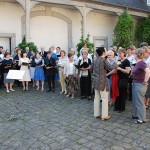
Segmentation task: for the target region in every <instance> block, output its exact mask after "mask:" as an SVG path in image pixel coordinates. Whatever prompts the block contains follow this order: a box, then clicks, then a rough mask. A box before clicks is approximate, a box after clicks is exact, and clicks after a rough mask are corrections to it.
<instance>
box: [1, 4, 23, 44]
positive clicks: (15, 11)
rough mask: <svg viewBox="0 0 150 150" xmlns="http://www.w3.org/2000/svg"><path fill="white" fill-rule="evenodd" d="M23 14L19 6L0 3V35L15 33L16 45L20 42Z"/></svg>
mask: <svg viewBox="0 0 150 150" xmlns="http://www.w3.org/2000/svg"><path fill="white" fill-rule="evenodd" d="M23 14H24V12H23V9H22V7H21V6H20V5H19V4H14V3H4V2H0V33H15V34H16V44H18V43H19V42H20V41H21V38H22V35H21V16H22V15H23Z"/></svg>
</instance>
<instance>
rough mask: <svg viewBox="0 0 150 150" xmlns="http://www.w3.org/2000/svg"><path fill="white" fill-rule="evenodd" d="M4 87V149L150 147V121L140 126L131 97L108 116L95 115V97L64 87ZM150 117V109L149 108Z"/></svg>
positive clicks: (0, 119) (0, 97)
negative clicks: (70, 94)
mask: <svg viewBox="0 0 150 150" xmlns="http://www.w3.org/2000/svg"><path fill="white" fill-rule="evenodd" d="M15 90H16V91H15V92H11V93H9V94H7V93H6V91H4V90H0V150H150V123H149V122H148V123H146V124H142V125H136V124H134V121H133V120H130V119H129V117H130V116H131V115H132V105H131V102H128V103H127V109H126V112H124V113H122V114H120V113H117V112H114V111H113V108H110V110H109V114H110V115H111V117H112V118H111V119H110V120H109V121H101V120H99V119H94V117H93V101H89V100H81V99H79V97H78V98H75V99H70V98H66V97H65V96H63V95H60V94H59V92H60V90H58V89H56V92H55V93H54V94H53V93H47V92H45V91H44V92H41V91H35V89H33V88H31V87H30V91H28V92H27V91H26V92H23V91H21V88H20V89H18V88H15ZM147 114H148V115H147V117H148V118H150V110H148V111H147Z"/></svg>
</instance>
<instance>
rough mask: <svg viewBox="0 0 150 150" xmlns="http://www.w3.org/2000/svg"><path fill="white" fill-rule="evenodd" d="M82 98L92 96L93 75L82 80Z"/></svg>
mask: <svg viewBox="0 0 150 150" xmlns="http://www.w3.org/2000/svg"><path fill="white" fill-rule="evenodd" d="M80 90H81V96H91V95H92V93H91V75H88V76H87V77H81V78H80Z"/></svg>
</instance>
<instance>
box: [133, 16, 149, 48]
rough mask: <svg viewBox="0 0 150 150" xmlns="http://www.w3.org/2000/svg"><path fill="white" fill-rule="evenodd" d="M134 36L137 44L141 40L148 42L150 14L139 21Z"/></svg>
mask: <svg viewBox="0 0 150 150" xmlns="http://www.w3.org/2000/svg"><path fill="white" fill-rule="evenodd" d="M135 38H136V41H137V44H138V45H139V44H140V43H141V42H147V43H148V44H150V16H149V17H148V18H146V19H143V20H141V21H140V22H139V24H138V25H137V27H136V33H135Z"/></svg>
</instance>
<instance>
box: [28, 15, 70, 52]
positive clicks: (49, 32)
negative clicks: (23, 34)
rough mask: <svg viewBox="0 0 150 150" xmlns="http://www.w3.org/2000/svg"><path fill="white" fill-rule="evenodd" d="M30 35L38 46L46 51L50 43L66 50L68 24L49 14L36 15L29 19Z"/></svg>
mask: <svg viewBox="0 0 150 150" xmlns="http://www.w3.org/2000/svg"><path fill="white" fill-rule="evenodd" d="M30 37H31V41H33V42H34V43H35V44H36V45H37V46H38V48H39V49H40V47H41V46H44V47H45V49H46V51H47V50H48V48H49V47H50V46H51V45H55V46H56V47H58V46H59V47H61V48H62V49H64V50H66V51H68V25H67V23H66V22H64V21H63V20H60V19H58V18H56V17H51V16H37V17H34V18H32V19H31V24H30Z"/></svg>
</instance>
